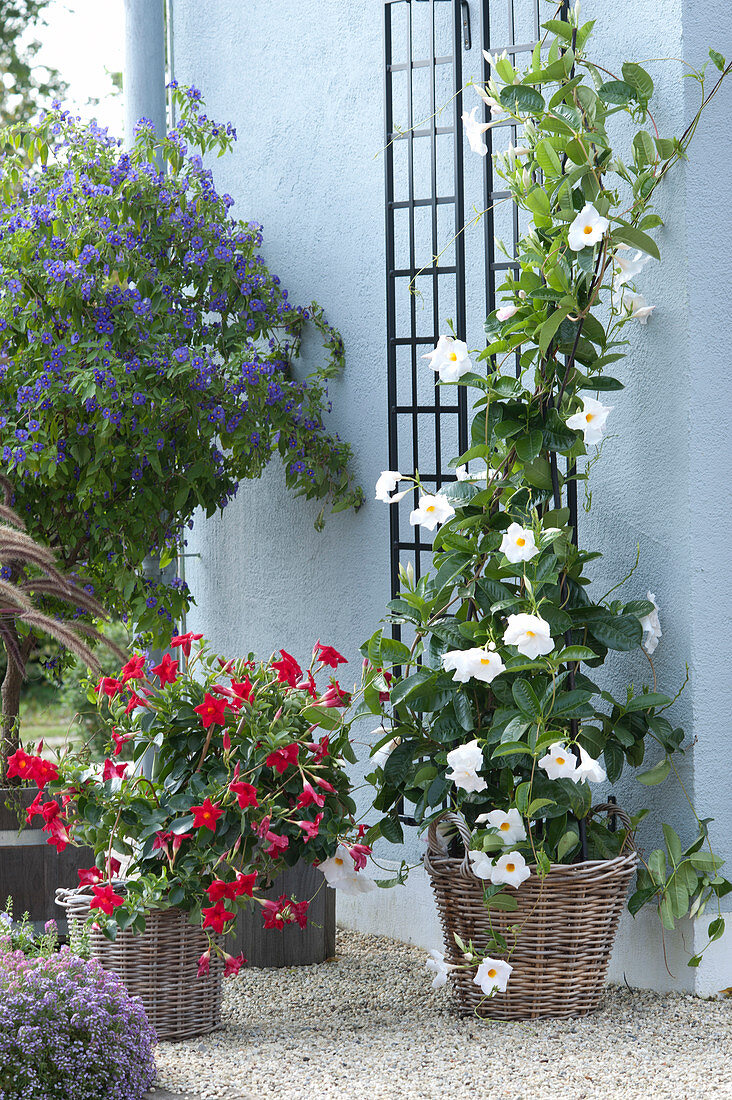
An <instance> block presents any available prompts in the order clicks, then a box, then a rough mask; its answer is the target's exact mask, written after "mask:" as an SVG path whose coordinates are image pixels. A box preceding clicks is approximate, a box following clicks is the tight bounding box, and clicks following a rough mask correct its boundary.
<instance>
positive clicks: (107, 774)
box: [102, 760, 129, 783]
mask: <svg viewBox="0 0 732 1100" xmlns="http://www.w3.org/2000/svg"><path fill="white" fill-rule="evenodd" d="M128 767H129V764H115V763H114V761H112V760H105V761H104V771H103V772H102V780H103V781H104V782H105V783H106V781H107V780H108V779H122V778H123V776H124V774H125V772H126V771H127V769H128Z"/></svg>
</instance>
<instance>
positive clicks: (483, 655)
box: [442, 649, 506, 684]
mask: <svg viewBox="0 0 732 1100" xmlns="http://www.w3.org/2000/svg"><path fill="white" fill-rule="evenodd" d="M442 667H443V668H444V669H445V671H446V672H452V674H453V677H452V678H453V680H457V681H459V683H461V684H467V682H468V680H471V679H472V680H482V681H483V683H485V684H490V682H491V681H492V680H495V678H496V676H500V674H501V673H502V672H504V671H505V669H506V666H505V665H504V663H503V661H502V660H501V658H500V657H499V655H498V654H497V653H489V652H488V651H487V650H486V649H451V650H449V651H448V652H447V653H445V654H444V655H443V658H442Z"/></svg>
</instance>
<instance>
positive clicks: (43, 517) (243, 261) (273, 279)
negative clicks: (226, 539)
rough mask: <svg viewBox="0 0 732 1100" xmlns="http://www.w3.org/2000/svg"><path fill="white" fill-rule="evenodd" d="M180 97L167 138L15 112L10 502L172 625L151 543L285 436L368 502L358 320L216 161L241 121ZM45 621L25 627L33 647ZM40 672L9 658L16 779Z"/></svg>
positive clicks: (327, 496) (60, 551)
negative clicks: (340, 310)
mask: <svg viewBox="0 0 732 1100" xmlns="http://www.w3.org/2000/svg"><path fill="white" fill-rule="evenodd" d="M172 95H173V100H174V103H175V109H176V112H177V114H178V121H177V123H176V125H175V126H174V127H173V128H172V129H171V131H170V132H169V133H168V134H167V135H166V136H164V137H160V138H157V137H156V136H155V134H154V133H153V129H152V126H151V124H150V123H149V122H147V121H146V120H145V119H142V120H141V121H140V123H139V124H138V126H137V128H136V133H135V135H134V142H133V145H132V148H130V149H129V150H127V151H122V149H121V148H120V142H118V141H117V140H116V139H114V138H112V137H110V136H109V135H108V134H107V133H106V131H103V130H100V129H99V128H98V127H97V126H96V124H95V123H83V122H81V121H80V120H79V119H78V118H75V117H74V116H73V115H72V114H71V113H70V112H69V111H65V110H62V109H61V108H60V106H59V105H58V104H56V105H55V106H54V107H53V109H52V110H50V111H48V112H47V113H46V114H45V115H44V116H43V118H42V119H41V120H40V121H38V122H36V123H33V124H23V125H19V126H14V127H11V128H9V129H7V130H5V131H4V134H3V141H2V152H3V171H2V179H1V180H0V194H1V195H2V199H3V203H2V205H0V265H1V266H2V271H3V282H4V289H3V293H2V295H0V356H1V362H0V450H2V456H3V465H4V468H5V470H6V471H8V473H9V474H10V475H11V476H12V477H13V479H14V481H15V485H14V500H13V501H12V502H11V503H13V505H14V507H15V508H16V510H17V512H18V514H19V515H20V516H21V517H22V519H23V521H24V522H25V524H26V526H27V529H28V532H29V534H30V535H32V536H34V537H36V538H38V539H39V540H41V541H42V542H44V543H45V544H47V545H48V546H49V547H50V548H51V550H52V551H53V553H54V554H55V556H56V559H57V561H58V563H59V568H60V569H62V570H64V571H65V572H67V573H68V574H72V573H74V574H76V575H78V577H79V582H80V585H81V586H82V587H84V588H85V589H86V590H87V591H89V592H91V593H93V594H94V595H95V596H96V597H97V598H98V599H99V600H100V601H101V602H102V603H103V604H104V606H105V607H106V608H107V609H108V611H109V612H110V613H111V614H116V615H117V616H119V617H120V618H122V619H124V620H125V621H130V622H131V623H133V624H134V625H135V628H136V629H137V630H138V631H140V632H143V633H145V634H147V635H149V636H150V638H151V639H152V641H153V643H154V644H160V643H162V642H163V641H164V640H165V638H166V636H167V637H170V631H171V627H172V624H173V623H176V622H180V621H181V620H182V616H183V615H184V613H185V611H186V609H187V607H188V606H189V604H190V594H189V592H188V590H187V588H186V585H185V583H184V582H183V581H182V580H181V579H180V578H177V577H175V578H173V579H171V580H170V582H169V583H168V582H163V581H160V582H159V583H158V582H154V581H153V580H151V579H150V578H149V577H147V576H146V575H145V573H144V570H143V562H144V560H145V559H146V558H147V557H148V556H149V555H153V557H154V558H155V559H159V560H160V563H161V565H165V564H166V563H169V562H170V561H171V560H172V559H174V558H175V556H176V552H177V545H178V541H179V539H180V538H181V537H182V532H183V531H184V530H185V528H186V526H187V525H188V524H190V523H192V518H193V514H194V512H195V511H196V510H197V509H199V508H202V509H203V510H204V511H205V512H206V514H207V515H209V516H210V515H212V514H213V513H214V512H215V511H216V510H217V509H223V508H224V507H225V506H226V505H227V503H228V502H229V501H230V500H231V498H232V497H233V496H234V495H235V493H236V490H237V486H238V484H239V482H240V481H241V480H242V479H243V478H253V477H258V476H259V475H260V474H261V472H262V470H263V469H264V467H265V466H266V464H267V463H268V462H269V461H270V460H271V459H272V458H273V456H275V455H278V456H279V457H280V459H281V460H282V462H283V464H284V474H285V479H286V483H287V485H288V487H289V488H291V489H292V490H293V492H295V493H297V494H299V495H303V496H305V497H306V498H308V499H313V498H317V499H322V500H324V501H325V500H330V501H331V503H332V504H333V507H334V510H336V511H337V510H339V509H343V508H347V507H351V506H358V504H359V503H360V501H361V492H360V490H359V489H357V488H356V487H354V486H353V484H352V482H351V479H350V475H349V473H348V469H347V467H348V456H349V448H348V446H347V445H346V444H345V443H343V442H342V441H341V440H339V439H338V438H337V437H335V436H333V435H330V434H329V433H328V432H327V431H326V427H325V423H324V415H325V408H326V406H327V405H328V398H327V384H328V380H329V379H330V378H332V377H334V376H335V375H337V373H338V372H339V371H340V369H341V368H342V366H343V363H344V354H343V343H342V340H341V338H340V336H339V335H338V333H337V332H336V331H335V330H334V329H333V328H332V327H331V326H330V325H328V323H327V322H326V320H325V318H324V316H323V313H322V310H321V309H320V308H319V307H318V305H317V304H316V303H313V304H311V305H310V306H308V307H307V308H306V309H304V308H301V307H298V306H295V305H293V304H291V303H290V301H289V299H288V295H287V291H286V290H285V289H284V287H283V286H282V284H281V282H280V279H279V277H278V276H276V275H274V274H272V273H271V272H270V271H269V270H268V268H267V266H266V264H265V262H264V260H263V259H262V256H261V255H260V252H259V250H260V246H261V244H262V232H261V226H259V225H258V224H256V223H254V222H243V221H237V220H235V219H234V218H232V216H231V214H230V208H231V206H232V204H233V199H232V198H231V197H230V196H229V195H221V194H219V193H218V192H217V190H216V188H215V186H214V183H213V179H212V175H211V172H210V171H209V170H208V169H207V168H205V167H204V165H203V160H202V158H203V157H204V156H206V157H207V156H209V155H210V156H214V155H215V154H218V155H219V156H221V155H223V154H225V153H226V152H228V151H229V150H230V149H231V147H232V144H233V142H234V140H235V137H236V134H235V132H234V130H233V128H232V127H231V125H226V124H217V123H216V122H214V121H213V120H211V119H209V118H208V116H207V115H206V114H205V113H204V108H205V105H204V103H203V101H202V98H201V93H200V92H199V91H197V90H196V89H195V88H185V89H183V88H177V87H174V89H173V92H172ZM29 165H30V167H29ZM161 165H165V170H164V171H163V170H161ZM310 330H315V331H316V332H317V333H318V334H319V336H320V338H321V339H322V344H323V356H322V361H321V362H320V363H318V364H316V366H315V369H314V370H313V372H312V373H311V374H310V375H309V376H308V378H307V380H305V381H302V380H299V379H297V378H295V377H294V376H293V374H292V370H291V368H292V366H293V364H294V363H295V361H296V360H297V359H298V356H299V352H300V344H301V339H302V338H303V336H304V335H305V334H306V333H307V332H308V331H310ZM316 525H319V526H320V525H322V511H321V513H320V514H319V516H318V517H317V520H316ZM36 638H37V635H36V632H35V629H34V628H32V627H31V625H30V623H28V624H27V625H25V626H23V627H22V628H21V631H20V634H19V637H18V638H17V640H16V644H17V646H18V647H19V649H20V651H21V653H23V654H24V655H25V656H27V655H28V654H30V652H31V651H32V650H33V647H34V645H35V643H36ZM0 642H1V643H2V644H3V645H6V646H7V645H8V644H13V643H12V642H11V641H10V640H9V637H8V634H7V632H5V634H4V635H3V636H2V638H0ZM62 656H63V651H62ZM20 690H21V679H20V677H19V675H18V673H17V668H16V665H15V663H13V662H9V663H8V667H7V673H6V676H5V682H4V684H3V688H2V696H3V717H2V722H3V743H2V747H1V749H0V782H1V781H4V779H5V774H6V773H5V768H6V762H7V758H8V757H9V756H10V755H12V754H13V752H14V751H15V749H16V748H17V747H18V744H19V740H18V737H19V733H18V728H17V721H16V720H17V716H18V712H19V701H20Z"/></svg>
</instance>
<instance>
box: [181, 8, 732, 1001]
mask: <svg viewBox="0 0 732 1100" xmlns="http://www.w3.org/2000/svg"><path fill="white" fill-rule="evenodd" d="M500 6H501V7H503V5H500ZM425 7H426V5H425ZM170 8H171V13H172V41H173V47H174V51H173V65H174V75H175V76H176V78H177V79H178V80H179V81H180V82H181V83H189V82H190V83H194V84H196V85H197V86H199V87H201V88H202V89H203V92H204V96H205V99H206V102H207V109H208V112H209V114H210V115H212V116H214V117H217V118H221V119H231V120H232V121H233V122H234V124H235V125H236V127H237V129H238V132H239V142H238V144H237V146H236V151H235V153H234V155H233V156H231V157H229V158H226V159H225V160H223V161H221V162H219V163H218V164H215V165H214V166H213V167H214V170H215V172H216V176H217V182H218V184H219V188H220V190H226V191H229V192H230V193H231V194H232V195H234V197H235V198H236V200H237V201H236V206H235V208H234V212H235V213H236V214H238V216H239V217H244V218H254V219H256V220H258V221H261V222H262V223H263V225H264V245H263V249H262V251H263V254H264V255H265V257H266V259H267V261H268V263H269V264H270V266H271V267H272V269H273V270H274V271H276V272H277V273H278V274H279V275H280V276H281V277H282V279H283V282H284V284H285V285H286V286H287V287H288V288H289V290H290V293H291V297H292V299H293V300H294V301H297V302H301V303H307V302H309V301H310V299H311V298H312V297H315V298H316V299H317V300H318V301H319V302H320V303H321V304H322V305H323V307H324V308H325V310H326V313H327V315H328V317H329V319H330V320H331V321H332V322H333V323H334V324H336V325H337V326H338V327H339V328H340V330H341V331H342V333H343V336H344V338H345V342H346V348H347V355H348V366H347V370H346V373H345V375H344V377H343V380H342V381H340V382H337V383H335V384H334V385H333V386H332V397H333V406H334V408H333V413H332V415H331V418H330V427H331V428H332V430H334V431H338V432H339V433H340V434H341V435H342V436H343V437H344V438H345V439H347V440H349V441H350V442H351V443H352V445H353V447H354V450H355V452H356V459H355V470H356V473H357V476H358V478H359V479H360V481H361V483H362V484H363V485H364V487H365V489H366V497H367V503H366V504H365V506H364V507H363V508H362V510H361V511H360V512H359V513H358V514H357V515H351V514H348V515H339V516H336V517H332V518H331V519H329V520H328V523H327V526H326V530H325V533H323V534H317V533H316V532H315V531H314V530H313V527H312V520H313V517H314V515H315V513H316V511H317V507H316V506H314V505H313V506H311V505H307V504H305V505H304V504H303V503H302V502H300V501H296V500H294V499H291V498H290V496H289V495H288V494H287V493H286V491H285V489H284V485H283V479H282V475H281V471H280V470H278V469H275V468H272V469H271V470H269V471H268V472H267V473H266V474H265V476H264V477H263V478H262V480H261V481H260V482H255V483H253V484H249V485H242V486H241V488H240V491H239V495H238V498H237V500H236V501H235V502H234V503H233V504H232V505H231V506H230V507H229V508H228V509H227V511H226V514H225V516H224V517H223V518H214V519H212V520H209V521H207V522H203V521H202V522H199V523H197V525H196V529H195V531H194V532H193V533H192V534H191V535H190V536H189V540H188V541H189V545H188V550H189V552H192V553H195V554H200V557H193V558H189V559H188V561H187V577H188V580H189V583H190V585H191V587H192V589H193V592H194V595H195V598H196V601H197V606H196V608H195V609H194V610H193V612H192V613H191V616H190V624H191V625H192V626H195V627H197V628H200V629H204V630H205V631H206V633H207V635H208V636H209V637H210V638H211V639H212V641H213V642H214V643H215V644H216V645H217V646H219V647H221V649H222V651H230V652H242V651H245V650H249V649H254V650H257V651H259V652H260V653H263V654H267V653H269V652H271V651H272V650H273V649H274V648H276V647H279V646H280V645H283V646H285V648H287V649H289V650H290V651H291V652H293V653H295V654H296V655H298V656H300V657H305V655H306V654H307V653H308V652H309V648H310V646H311V644H312V642H313V641H314V640H315V639H316V638H321V639H323V640H324V641H327V642H330V643H332V644H334V645H336V646H337V647H338V648H339V649H341V651H342V652H343V653H345V654H346V655H347V656H348V658H349V660H350V661H351V664H350V665H349V666H348V668H349V670H350V674H347V675H346V676H345V677H342V679H343V680H344V682H349V681H352V680H354V679H356V678H357V677H358V673H359V667H358V666H359V662H360V658H359V656H358V646H359V644H360V643H361V642H362V641H363V639H364V638H365V637H366V636H368V634H370V633H371V631H372V630H373V629H374V628H375V626H376V625H377V624H378V620H379V619H380V617H381V615H382V614H383V608H384V604H385V602H386V600H387V599H388V597H389V577H388V517H387V514H386V508H385V506H384V505H382V504H378V503H375V502H374V501H373V500H372V499H371V498H372V495H373V494H372V488H371V487H372V486H373V483H374V481H375V478H376V476H377V475H378V473H379V471H380V470H381V469H382V468H384V467H385V466H386V465H387V461H386V457H387V434H386V374H385V371H386V368H385V299H384V245H383V238H384V232H383V160H382V158H381V157H380V156H378V155H377V154H379V151H380V149H381V146H382V128H383V121H382V42H381V19H382V3H381V0H362V2H361V3H358V4H345V3H343V0H282V2H280V3H279V4H277V5H272V4H271V3H264V2H263V0H262V2H260V0H246V2H242V0H172V2H171V4H170ZM477 9H478V4H477V2H476V0H473V2H472V3H471V12H472V16H473V30H474V46H473V49H472V51H471V52H470V53H466V54H465V55H464V59H463V61H464V75H465V79H466V80H467V79H469V78H470V77H472V76H477V75H478V73H479V64H480V55H479V42H477V41H475V39H476V38H477V37H478V27H479V20H478V10H477ZM583 14H584V15H586V17H587V18H596V19H597V30H596V50H597V51H599V52H601V53H602V54H603V55H604V57H605V59H606V64H607V67H608V69H610V70H612V71H615V72H617V71H618V70H619V68H620V64H621V62H622V61H623V60H625V59H629V58H632V59H634V60H640V61H643V59H644V58H660V57H668V58H676V59H678V58H686V59H687V60H688V61H689V62H691V63H693V64H695V65H699V64H701V63H702V61H703V59H704V56H705V54H706V51H707V48H708V45H710V44H711V45H714V46H716V47H717V48H718V49H720V50H721V51H722V52H727V53H730V52H732V17H731V16H730V8H729V6H728V4H727V3H726V0H710V2H708V3H707V4H706V5H705V13H704V17H703V19H702V18H700V14H699V11H698V4H696V3H694V2H693V0H617V2H616V3H614V4H612V5H609V4H607V3H603V2H600V0H588V2H587V3H586V4H584V5H583ZM710 28H711V31H710ZM709 33H711V34H712V35H713V41H712V40H710V41H709V42H707V35H708V34H709ZM491 45H500V42H496V41H495V40H494V41H493V42H492V43H491ZM647 68H648V69H649V71H650V72H651V73H652V75H653V77H654V80H655V82H656V87H657V89H658V93H659V94H658V105H657V108H656V121H657V125H658V128H659V131H660V133H661V134H663V135H671V134H674V133H676V134H678V133H680V132H681V130H682V129H683V126H684V123H685V119H687V118H688V117H689V115H690V112H691V111H692V104H693V102H694V94H695V91H694V89H695V87H696V86H695V85H692V84H691V82H689V81H686V82H684V81H682V79H681V64H680V62H679V61H678V60H677V61H664V62H661V61H653V62H648V64H647ZM468 105H472V101H471V100H470V97H469V95H468ZM731 110H732V88H727V89H725V91H724V92H723V93H722V94H721V95H720V97H719V99H718V102H717V103H715V105H714V108H713V109H712V110H711V111H710V112H709V114H708V116H706V117H705V120H704V121H703V123H702V126H701V129H700V132H699V135H698V137H697V140H696V142H695V144H694V146H693V148H692V154H691V157H692V159H691V163H690V165H689V167H688V168H681V169H679V170H677V171H676V173H675V175H674V177H673V179H671V180H669V181H668V182H666V183H664V185H663V186H662V188H661V189H660V190H659V193H658V200H659V209H660V213H661V214H662V216H663V217H664V220H665V222H666V225H665V227H664V228H663V229H661V230H660V231H659V232H658V234H657V236H658V240H659V245H660V247H661V252H662V257H663V261H662V264H660V265H659V264H652V265H649V267H647V268H646V270H645V272H644V273H643V278H642V283H643V291H644V293H645V294H646V297H647V298H648V300H649V301H650V302H653V303H656V311H655V313H654V314H653V317H652V319H651V321H650V323H649V325H648V326H647V328H641V327H640V326H638V327H637V329H636V330H635V331H634V332H632V339H633V343H632V347H631V350H630V354H629V357H628V359H627V360H626V361H625V363H623V364H621V366H620V368H619V369H618V371H617V373H618V374H619V376H620V377H621V378H622V379H623V381H624V382H625V383H626V386H627V389H626V390H625V391H623V392H622V393H619V394H613V398H614V401H613V404H614V405H615V409H614V411H613V413H612V416H611V420H610V425H609V426H610V427H611V429H612V438H610V439H609V440H608V442H607V444H606V446H605V448H604V451H603V455H602V459H601V461H600V462H599V463H598V464H597V465H596V466H595V468H594V470H593V474H592V493H593V496H592V507H591V510H590V511H589V513H588V514H585V513H584V512H582V513H581V520H580V522H581V535H580V537H581V542H582V544H583V545H586V546H592V547H593V548H601V549H602V550H603V552H604V554H605V557H604V559H603V562H602V563H601V564H600V565H599V566H598V568H597V574H596V575H597V590H598V592H600V593H601V592H603V591H605V590H606V589H607V588H609V587H610V586H611V585H612V584H614V583H615V582H616V581H617V580H618V579H619V578H620V577H621V576H622V575H623V574H624V573H625V572H627V570H628V569H629V568H630V566H631V565H632V563H633V561H634V559H635V553H636V545H640V550H641V558H640V565H639V568H638V570H637V572H636V574H635V576H634V578H633V579H632V581H631V582H629V584H628V586H627V588H626V590H625V591H626V592H627V595H628V598H631V596H643V595H645V592H646V590H647V589H651V590H652V591H653V592H655V594H656V597H657V599H658V602H659V603H660V605H661V608H662V612H661V614H662V627H663V631H664V636H663V639H662V641H661V644H660V645H659V648H658V650H657V654H656V659H655V663H656V669H657V674H658V679H659V688H660V689H661V690H668V691H670V692H671V693H673V692H674V691H675V689H676V687H677V686H678V685H679V684H680V683H681V681H682V680H683V677H684V674H685V665H686V663H687V662H688V664H689V671H690V682H689V685H688V687H687V689H686V691H685V693H684V695H683V696H682V698H681V700H680V701H679V703H678V704H677V705H676V707H675V711H674V714H675V717H676V720H677V722H678V723H679V724H683V725H685V726H686V728H687V729H689V730H690V731H691V733H692V735H693V736H694V737H696V738H697V740H698V743H697V745H696V747H695V748H694V750H693V752H689V754H688V756H687V758H685V760H684V761H683V763H682V766H681V771H682V775H683V777H684V780H685V781H686V782H688V785H689V786H688V789H689V791H690V793H693V794H694V797H695V798H696V801H697V805H698V809H699V811H700V815H701V816H712V815H714V816H715V817H716V818H717V824H716V826H715V827H714V836H715V843H716V847H717V849H718V850H719V851H720V853H721V854H722V855H726V857H727V858H728V859H729V860H730V861H731V863H732V847H731V846H730V838H731V837H732V808H731V800H730V796H729V778H728V777H729V775H730V771H731V770H732V769H731V765H732V756H731V754H732V749H731V748H730V746H732V737H730V732H731V731H730V717H729V715H730V709H731V705H732V675H731V673H732V667H731V665H730V648H729V646H728V644H727V642H726V639H728V638H729V637H730V626H731V625H732V624H730V598H729V597H730V571H729V548H730V545H732V531H731V530H730V514H731V510H730V502H729V493H728V488H727V486H728V477H729V432H728V429H727V427H726V418H725V410H726V407H728V404H729V398H730V387H729V383H728V381H727V379H728V374H729V371H728V363H727V360H728V358H729V353H728V351H727V347H728V343H729V337H728V330H729V323H730V306H729V294H728V272H729V269H730V264H729V246H728V242H727V235H728V233H729V211H730V210H731V209H732V185H731V183H730V178H731V177H730V172H729V166H730V165H731V164H732V144H731V142H732V138H731V137H730V127H729V124H728V122H727V121H726V120H727V119H728V118H729V117H730V111H731ZM479 168H480V166H479V163H478V158H477V157H474V158H470V155H469V154H468V160H467V161H466V209H467V210H468V211H470V209H471V207H472V206H473V204H476V205H477V208H480V207H481V206H482V193H481V184H480V170H479ZM467 255H468V306H469V323H468V336H469V340H470V341H471V342H472V343H475V344H476V345H477V343H478V340H479V334H480V329H481V324H482V320H483V316H482V307H481V297H482V285H483V268H482V259H481V256H482V229H481V228H478V229H476V230H474V231H473V236H472V237H470V238H469V239H468V242H467ZM626 332H627V330H626ZM581 494H582V487H581V486H580V495H581ZM649 671H650V670H649V668H648V665H647V664H646V663H645V662H644V661H643V660H642V658H633V659H629V658H626V657H624V656H622V655H618V656H617V658H616V659H615V660H614V661H613V662H612V664H611V666H610V668H609V669H608V672H607V675H608V683H609V684H610V686H615V687H616V688H617V689H618V690H623V685H624V684H625V683H627V681H628V679H629V678H631V679H633V680H634V681H635V682H636V684H638V685H639V684H640V683H642V682H645V681H646V680H647V678H648V675H649ZM368 728H369V727H368V726H367V727H366V729H368ZM649 755H650V754H649ZM651 759H653V757H651ZM618 793H619V795H620V798H621V801H623V802H626V803H627V804H628V806H629V808H631V809H637V808H639V807H640V806H641V805H650V806H653V807H654V808H655V809H658V810H659V811H660V813H661V814H662V816H663V819H664V820H667V821H670V822H671V823H672V824H674V825H675V826H676V827H677V828H678V830H679V832H680V833H681V834H682V836H683V835H687V834H688V832H689V828H690V820H691V819H690V817H689V813H688V809H687V807H686V805H685V803H684V799H683V796H682V795H681V793H680V792H679V790H678V788H676V787H675V786H673V785H672V783H671V782H668V783H667V784H665V785H664V786H663V787H661V788H654V789H652V790H649V791H645V790H641V789H640V788H639V787H638V786H637V785H629V784H627V783H621V785H620V790H619V792H618ZM654 840H655V834H654V829H653V828H652V827H650V826H649V827H648V828H647V829H646V831H645V833H644V834H643V836H642V841H643V843H644V844H649V845H650V844H652V843H653V842H654ZM416 850H417V847H416V844H413V845H412V846H411V848H410V851H411V852H412V853H413V852H415V851H416ZM644 927H646V926H645V925H644ZM644 934H649V933H644ZM691 981H692V975H691V974H690V973H688V972H687V973H685V974H682V975H681V976H680V977H679V983H680V984H681V985H686V986H690V984H691Z"/></svg>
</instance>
